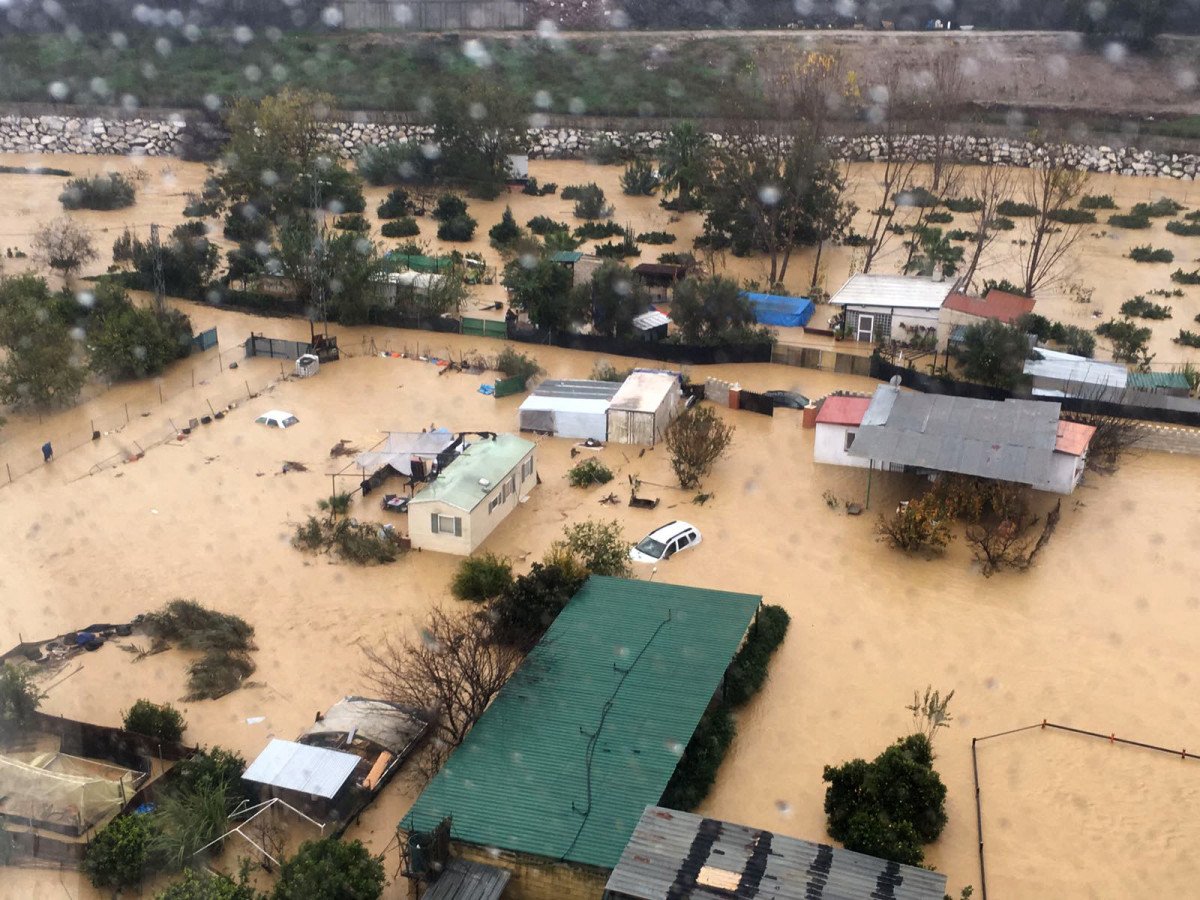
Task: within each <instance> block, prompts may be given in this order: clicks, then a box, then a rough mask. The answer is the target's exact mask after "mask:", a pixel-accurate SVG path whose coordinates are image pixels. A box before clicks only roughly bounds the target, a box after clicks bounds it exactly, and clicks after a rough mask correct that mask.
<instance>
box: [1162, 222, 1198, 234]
mask: <svg viewBox="0 0 1200 900" xmlns="http://www.w3.org/2000/svg"><path fill="white" fill-rule="evenodd" d="M1167 231H1169V232H1171V234H1178V235H1182V236H1183V237H1196V236H1198V235H1200V222H1185V221H1181V220H1179V219H1172V220H1171V221H1170V222H1168V223H1167Z"/></svg>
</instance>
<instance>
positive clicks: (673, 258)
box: [658, 253, 696, 269]
mask: <svg viewBox="0 0 1200 900" xmlns="http://www.w3.org/2000/svg"><path fill="white" fill-rule="evenodd" d="M658 261H659V262H660V263H667V264H668V265H671V266H684V267H685V268H689V269H690V268H693V267H694V266H695V265H696V257H694V256H692V254H690V253H660V254H658Z"/></svg>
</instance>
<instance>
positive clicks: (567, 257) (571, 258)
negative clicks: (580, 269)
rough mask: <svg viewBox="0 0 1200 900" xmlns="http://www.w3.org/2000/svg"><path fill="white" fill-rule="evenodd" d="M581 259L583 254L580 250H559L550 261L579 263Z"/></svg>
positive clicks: (552, 255)
mask: <svg viewBox="0 0 1200 900" xmlns="http://www.w3.org/2000/svg"><path fill="white" fill-rule="evenodd" d="M581 259H583V254H582V253H580V252H579V251H578V250H558V251H556V252H555V253H553V254H551V256H550V261H551V262H556V263H577V262H579V261H580V260H581Z"/></svg>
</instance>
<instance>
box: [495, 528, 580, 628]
mask: <svg viewBox="0 0 1200 900" xmlns="http://www.w3.org/2000/svg"><path fill="white" fill-rule="evenodd" d="M553 558H554V561H551V556H550V555H548V556H547V559H546V561H544V562H535V563H534V564H533V565H532V566H530V567H529V572H528V573H526V574H525V575H520V576H518V577H517V578H515V579H514V580H513V583H512V584H511V585H509V586H508V587H507V588H506V589H505V590H504V592H503V593H502V594H500V596H499V597H497V598H496V599H495V600H493V601H492V603H491V604H490V605H489V607H488V620H489V621H490V623H491V633H492V639H493V640H495V641H497V642H498V643H500V644H505V645H508V646H515V647H522V648H527V647H532V646H533V645H534V644H536V643H537V642H538V640H539V639H540V638H541V636H542V635H543V634H544V633H545V631H546V629H547V628H549V627H550V624H551V623H552V622H553V621H554V619H555V617H556V616H557V615H558V614H559V613H560V612H562V609H563V607H564V606H566V605H567V602H568V601H569V600H570V599H571V598H572V597H573V596H575V593H576V592H577V591H578V590H579V588H580V586H582V584H583V582H584V579H586V578H587V572H586V571H585V570H584V569H583V568H582V567H581V566H580V565H579V563H578V560H576V559H575V557H574V556H573V555H572V554H569V553H567V554H562V553H557V552H556V553H554V554H553Z"/></svg>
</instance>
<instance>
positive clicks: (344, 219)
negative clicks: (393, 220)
mask: <svg viewBox="0 0 1200 900" xmlns="http://www.w3.org/2000/svg"><path fill="white" fill-rule="evenodd" d="M333 227H334V228H336V229H338V230H339V231H358V232H364V231H370V230H371V223H370V222H368V221H367V220H366V217H365V216H363V214H362V213H348V214H347V215H344V216H338V217H337V218H336V219H334V220H333Z"/></svg>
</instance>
